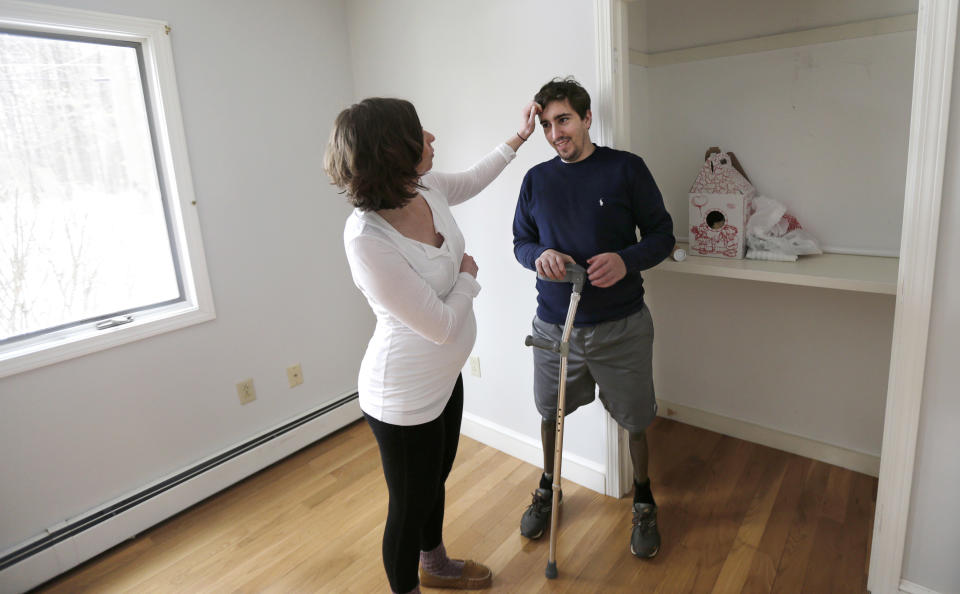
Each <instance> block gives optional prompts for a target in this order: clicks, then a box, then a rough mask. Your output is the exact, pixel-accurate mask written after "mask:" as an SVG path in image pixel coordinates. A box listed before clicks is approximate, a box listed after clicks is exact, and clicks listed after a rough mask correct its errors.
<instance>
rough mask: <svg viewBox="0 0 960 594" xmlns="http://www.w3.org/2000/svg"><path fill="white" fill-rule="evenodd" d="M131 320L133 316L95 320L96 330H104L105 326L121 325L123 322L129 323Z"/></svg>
mask: <svg viewBox="0 0 960 594" xmlns="http://www.w3.org/2000/svg"><path fill="white" fill-rule="evenodd" d="M132 321H133V316H122V317H119V318H110V319H109V320H104V321H102V322H97V330H106V329H107V328H113V327H114V326H123V325H124V324H129V323H130V322H132Z"/></svg>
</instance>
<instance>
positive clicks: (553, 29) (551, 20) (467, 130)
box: [348, 0, 605, 471]
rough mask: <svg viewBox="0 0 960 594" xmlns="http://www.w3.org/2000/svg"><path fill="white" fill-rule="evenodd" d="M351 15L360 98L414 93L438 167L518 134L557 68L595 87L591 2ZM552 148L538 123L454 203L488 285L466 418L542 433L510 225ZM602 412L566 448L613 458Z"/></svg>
mask: <svg viewBox="0 0 960 594" xmlns="http://www.w3.org/2000/svg"><path fill="white" fill-rule="evenodd" d="M348 14H349V21H350V42H351V49H352V57H353V71H354V77H355V83H356V91H357V97H358V98H362V97H365V96H371V95H386V96H399V97H404V98H407V99H410V100H411V101H413V103H414V105H416V107H417V111H418V113H419V114H420V119H421V121H422V123H423V125H424V127H426V128H427V129H428V130H430V131H431V132H433V133H434V134H436V136H437V141H436V142H435V143H434V147H435V148H436V158H435V160H434V167H435V168H436V169H437V170H446V171H455V170H459V169H464V168H466V167H468V166H470V165H471V164H472V163H473V162H474V161H476V160H477V159H478V158H480V157H481V156H482V155H483V154H485V153H486V151H488V150H490V149H492V148H493V147H494V146H495V145H496V144H497V143H499V142H502V141H504V140H506V139H507V138H508V137H510V136H511V135H512V134H514V133H515V131H516V130H517V129H518V128H519V126H520V111H521V108H522V107H523V105H524V104H525V103H526V102H527V101H529V100H531V99H532V98H533V95H534V94H535V93H536V91H537V90H538V89H539V88H540V86H541V85H542V84H543V83H545V82H547V81H548V80H549V79H550V78H552V77H554V76H557V75H567V74H573V75H575V76H576V77H577V78H578V79H579V80H580V82H581V83H583V84H584V85H585V86H586V88H587V89H588V90H589V91H591V92H592V93H593V94H594V95H595V94H596V86H595V80H596V74H595V71H596V58H595V55H596V54H595V49H594V37H595V33H594V15H593V3H592V2H584V1H583V0H563V1H557V0H530V1H526V2H513V1H510V0H495V1H488V2H484V3H482V5H478V4H477V3H476V2H466V1H464V0H432V1H426V0H420V1H412V0H403V1H397V2H384V1H376V0H354V1H352V2H349V3H348ZM400 32H402V35H401V34H400ZM553 156H554V153H553V152H552V151H551V149H550V148H549V147H548V145H547V144H546V142H545V141H544V140H543V137H542V135H541V132H540V128H539V127H538V128H537V132H535V134H534V137H533V138H532V139H531V140H530V141H529V142H528V143H527V144H526V145H525V146H524V147H522V148H521V149H520V153H519V156H518V157H517V159H516V160H515V161H514V162H513V163H511V164H510V165H509V166H508V168H507V169H506V171H505V172H504V173H503V174H502V175H501V176H500V177H499V178H498V179H497V180H496V181H495V182H494V183H493V184H492V185H491V186H490V187H488V188H487V190H485V191H484V192H483V193H482V194H480V195H479V196H478V197H477V198H475V199H474V200H473V201H471V202H469V203H467V204H464V205H462V206H458V207H456V208H454V211H453V212H454V215H455V216H456V217H457V221H458V223H459V224H460V227H461V229H462V230H463V233H464V236H465V237H466V240H467V251H468V252H469V253H471V254H472V255H473V256H475V257H476V259H477V262H478V264H479V266H480V275H479V280H480V283H481V284H482V285H483V290H482V292H481V293H480V296H479V298H478V299H477V301H476V303H475V311H476V315H477V322H478V326H479V332H478V337H477V343H476V347H475V350H474V352H475V354H476V355H478V356H479V357H480V362H481V369H482V373H483V375H482V377H481V378H474V377H472V376H471V375H470V373H469V370H465V372H464V380H465V389H466V405H465V413H466V416H467V418H468V419H470V418H475V419H481V420H482V422H484V423H488V424H491V425H492V426H493V427H494V431H495V432H497V431H500V432H501V435H502V430H506V431H508V432H509V431H512V432H516V433H518V434H521V435H522V436H525V437H526V438H527V439H529V440H531V441H535V442H537V443H539V439H540V438H539V416H538V414H537V412H536V409H535V408H534V405H533V396H532V383H533V380H532V378H533V375H532V373H533V366H532V362H531V357H532V355H531V354H530V352H529V349H527V348H526V347H524V346H523V337H524V336H526V335H527V334H528V333H529V332H530V321H531V319H532V318H533V315H534V311H535V309H536V292H535V290H534V282H535V277H534V274H533V273H532V272H530V271H528V270H526V269H524V268H523V267H521V266H520V264H518V263H517V261H516V260H515V258H514V257H513V247H512V241H513V236H512V233H511V224H512V221H513V213H514V208H515V205H516V199H517V192H518V190H519V187H520V182H521V180H522V179H523V175H524V173H525V172H526V170H527V169H529V168H530V167H531V166H533V165H534V164H536V163H538V162H541V161H544V160H547V159H549V158H552V157H553ZM604 418H605V417H604V413H603V409H602V408H601V407H599V406H598V405H596V404H594V405H592V406H591V407H589V408H586V409H581V410H579V411H577V413H576V414H575V415H572V416H571V417H570V419H569V422H568V424H567V430H566V432H565V442H564V445H565V451H566V452H569V453H570V454H572V455H573V456H580V457H582V458H583V459H585V460H587V461H589V462H592V463H594V464H598V465H603V464H604V447H605V446H604V437H603V433H602V432H603V424H604ZM564 470H565V471H566V470H567V467H566V466H565V467H564Z"/></svg>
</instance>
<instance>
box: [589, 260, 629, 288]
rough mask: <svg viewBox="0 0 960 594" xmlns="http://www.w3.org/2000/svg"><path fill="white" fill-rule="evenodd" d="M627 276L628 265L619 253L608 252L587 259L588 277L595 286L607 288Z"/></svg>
mask: <svg viewBox="0 0 960 594" xmlns="http://www.w3.org/2000/svg"><path fill="white" fill-rule="evenodd" d="M625 276H627V265H626V264H624V263H623V258H621V257H620V255H619V254H615V253H613V252H606V253H603V254H597V255H596V256H594V257H592V258H589V259H588V260H587V278H589V279H590V284H591V285H593V286H594V287H600V288H601V289H605V288H607V287H612V286H613V285H615V284H617V283H618V282H620V279H622V278H623V277H625Z"/></svg>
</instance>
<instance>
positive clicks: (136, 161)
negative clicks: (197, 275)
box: [0, 30, 183, 342]
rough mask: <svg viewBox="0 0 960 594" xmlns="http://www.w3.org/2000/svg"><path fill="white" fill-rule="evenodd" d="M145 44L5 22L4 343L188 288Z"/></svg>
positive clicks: (0, 71) (0, 235)
mask: <svg viewBox="0 0 960 594" xmlns="http://www.w3.org/2000/svg"><path fill="white" fill-rule="evenodd" d="M147 114H148V110H147V105H146V102H145V95H144V86H143V82H142V80H141V56H140V55H139V53H138V47H137V46H136V44H133V43H122V42H110V41H104V40H96V39H76V38H62V37H55V36H47V35H41V34H36V35H35V34H27V33H23V32H14V31H8V32H5V31H2V30H0V342H2V341H8V340H13V339H16V338H17V337H21V336H25V335H32V334H36V333H39V332H43V331H47V330H50V329H54V328H62V327H66V326H69V325H71V324H75V323H78V322H81V321H89V320H94V319H97V318H98V317H104V316H110V315H115V314H117V313H122V312H130V311H135V310H137V309H138V308H144V307H147V306H152V305H156V304H161V303H168V302H173V301H177V300H179V299H182V298H183V290H182V283H181V281H180V279H179V277H178V274H179V271H178V269H177V266H176V264H175V262H176V258H175V254H174V252H173V248H172V245H173V242H172V241H171V236H170V228H171V227H170V222H169V221H168V214H167V212H166V211H165V209H164V202H163V195H162V192H161V186H160V183H159V181H158V180H159V177H158V171H157V164H156V163H157V161H156V159H155V152H154V142H153V137H152V135H151V128H150V121H149V118H148V115H147Z"/></svg>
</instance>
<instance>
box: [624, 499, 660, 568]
mask: <svg viewBox="0 0 960 594" xmlns="http://www.w3.org/2000/svg"><path fill="white" fill-rule="evenodd" d="M630 552H631V553H633V556H634V557H639V558H641V559H653V558H654V557H656V556H657V553H659V552H660V532H659V531H658V530H657V506H656V505H652V504H650V503H634V504H633V534H631V535H630Z"/></svg>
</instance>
